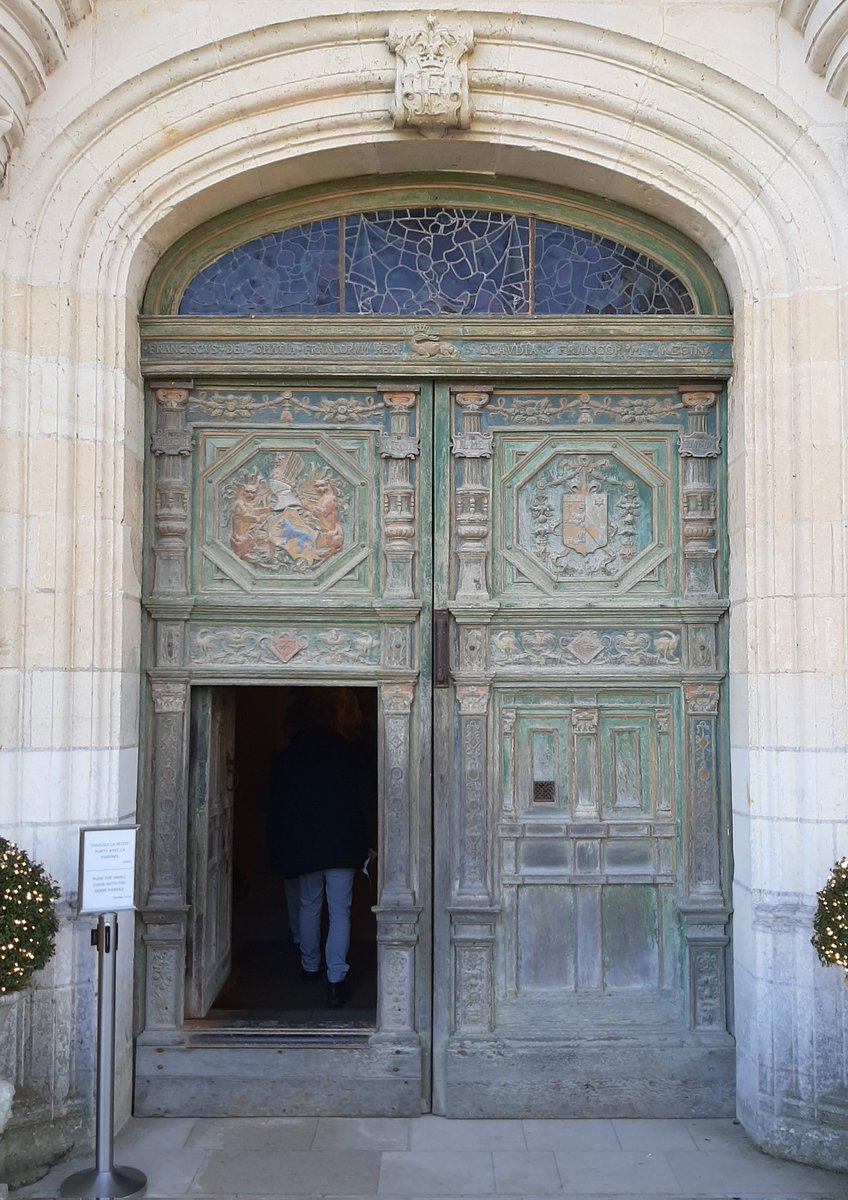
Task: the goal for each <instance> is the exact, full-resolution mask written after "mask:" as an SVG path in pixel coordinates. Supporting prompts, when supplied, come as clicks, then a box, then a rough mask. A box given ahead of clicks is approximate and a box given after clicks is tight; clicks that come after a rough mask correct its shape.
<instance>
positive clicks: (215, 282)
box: [180, 217, 339, 317]
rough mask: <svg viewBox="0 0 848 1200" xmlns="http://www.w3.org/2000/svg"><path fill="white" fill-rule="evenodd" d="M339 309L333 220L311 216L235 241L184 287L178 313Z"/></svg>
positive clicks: (301, 312) (237, 314)
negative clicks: (302, 221)
mask: <svg viewBox="0 0 848 1200" xmlns="http://www.w3.org/2000/svg"><path fill="white" fill-rule="evenodd" d="M338 311H339V221H338V218H336V217H332V218H330V219H328V220H326V221H312V222H310V223H309V224H308V225H298V226H296V227H295V228H294V229H284V230H282V232H280V233H268V234H266V235H265V236H264V237H260V238H256V239H255V240H254V241H252V242H247V243H246V244H245V245H243V246H237V247H236V248H235V249H234V250H229V251H228V252H227V253H226V254H222V255H221V257H220V258H216V259H215V261H214V262H213V263H210V264H209V266H208V267H204V268H203V270H202V271H200V272H199V273H198V274H197V275H195V277H194V279H192V281H191V283H190V284H189V285H188V287H187V288H186V290H185V292H184V294H183V298H182V300H181V301H180V315H181V316H188V317H194V316H197V317H199V316H234V317H247V316H278V315H282V314H290V315H293V316H296V315H302V316H309V315H313V314H320V313H325V314H332V313H338Z"/></svg>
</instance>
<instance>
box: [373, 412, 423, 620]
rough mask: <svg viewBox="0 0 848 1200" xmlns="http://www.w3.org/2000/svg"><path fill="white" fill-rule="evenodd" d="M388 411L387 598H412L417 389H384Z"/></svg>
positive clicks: (384, 454)
mask: <svg viewBox="0 0 848 1200" xmlns="http://www.w3.org/2000/svg"><path fill="white" fill-rule="evenodd" d="M380 391H381V392H382V395H383V401H384V404H385V406H386V408H387V410H388V412H389V429H388V432H386V433H383V435H382V436H381V438H380V457H381V458H382V459H383V461H384V464H385V465H384V468H383V503H382V512H383V553H384V558H385V578H384V583H383V595H384V596H385V597H392V598H398V597H400V598H402V599H411V598H412V597H413V596H414V595H415V588H414V561H415V482H414V474H413V471H414V467H413V463H414V461H415V459H417V457H418V438H417V437H416V436H415V435H414V432H413V425H414V421H415V406H416V404H417V401H418V390H417V389H412V388H406V389H393V388H381V389H380Z"/></svg>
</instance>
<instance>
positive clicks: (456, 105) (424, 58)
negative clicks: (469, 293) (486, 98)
mask: <svg viewBox="0 0 848 1200" xmlns="http://www.w3.org/2000/svg"><path fill="white" fill-rule="evenodd" d="M387 42H388V46H389V49H390V50H391V51H393V52H394V53H395V54H396V55H397V80H396V84H395V107H394V111H393V113H392V117H393V120H394V125H395V128H396V129H403V128H406V127H408V128H413V129H417V130H418V131H419V133H422V134H423V135H424V137H430V138H434V137H444V135H445V134H446V133H447V131H448V130H449V129H468V127H469V126H470V124H471V104H470V101H469V96H468V68H467V66H466V64H465V62H464V61H463V60H464V58H465V55H466V54H469V53H470V52H471V50H472V49H473V48H474V34H473V33H472V32H471V30H470V29H466V28H464V27H461V26H452V25H450V26H449V25H445V24H443V23H442V22H441V21H439V20H437V19H436V18H435V17H433V16H429V17H428V18H427V25H426V27H425V28H418V29H411V30H405V31H402V32H401V31H399V30H392V32H391V33H390V34H389V36H388V39H387Z"/></svg>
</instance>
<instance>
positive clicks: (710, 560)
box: [679, 387, 721, 597]
mask: <svg viewBox="0 0 848 1200" xmlns="http://www.w3.org/2000/svg"><path fill="white" fill-rule="evenodd" d="M680 398H681V401H682V402H683V404H684V405H685V407H686V409H687V411H688V416H689V420H688V428H687V431H686V433H685V434H681V436H680V445H679V450H680V456H681V458H682V459H683V496H682V500H683V512H682V516H683V569H684V580H683V586H684V592H685V594H686V596H699V597H711V596H715V595H717V584H716V555H717V545H718V542H717V525H716V487H715V466H714V461H713V460H714V459H716V458H717V457H718V455H719V454H720V452H721V450H720V445H719V438H718V436H717V435H716V434H714V433H711V432H710V431H709V428H708V425H709V413H710V410H711V409H712V408H714V407H715V403H716V400H717V398H718V392H717V391H714V390H707V389H705V388H703V387H701V388H688V387H684V388H681V389H680Z"/></svg>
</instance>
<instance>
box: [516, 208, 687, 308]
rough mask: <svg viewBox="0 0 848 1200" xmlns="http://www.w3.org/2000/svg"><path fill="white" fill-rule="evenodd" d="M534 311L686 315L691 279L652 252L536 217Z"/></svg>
mask: <svg viewBox="0 0 848 1200" xmlns="http://www.w3.org/2000/svg"><path fill="white" fill-rule="evenodd" d="M533 255H534V268H535V279H534V283H535V304H534V311H535V312H536V313H538V314H539V315H540V316H565V315H569V316H607V315H610V316H663V317H672V316H686V315H687V314H689V313H692V312H694V304H693V302H692V297H691V296H690V294H689V292H688V290H687V288H686V286H685V284H684V283H683V281H682V280H680V279H678V277H677V276H676V275H675V274H674V272H673V271H670V270H669V269H668V267H664V266H662V265H661V264H660V263H658V262H656V260H655V259H653V258H650V257H649V256H648V255H647V254H642V253H640V252H639V251H638V250H634V249H633V248H632V247H630V246H624V245H622V244H621V243H620V242H614V241H612V240H611V239H610V238H605V237H601V236H600V235H599V234H596V233H588V232H587V231H586V230H582V229H575V228H573V227H572V226H569V225H557V224H554V223H553V222H552V221H538V220H537V221H536V237H535V245H534V248H533Z"/></svg>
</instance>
